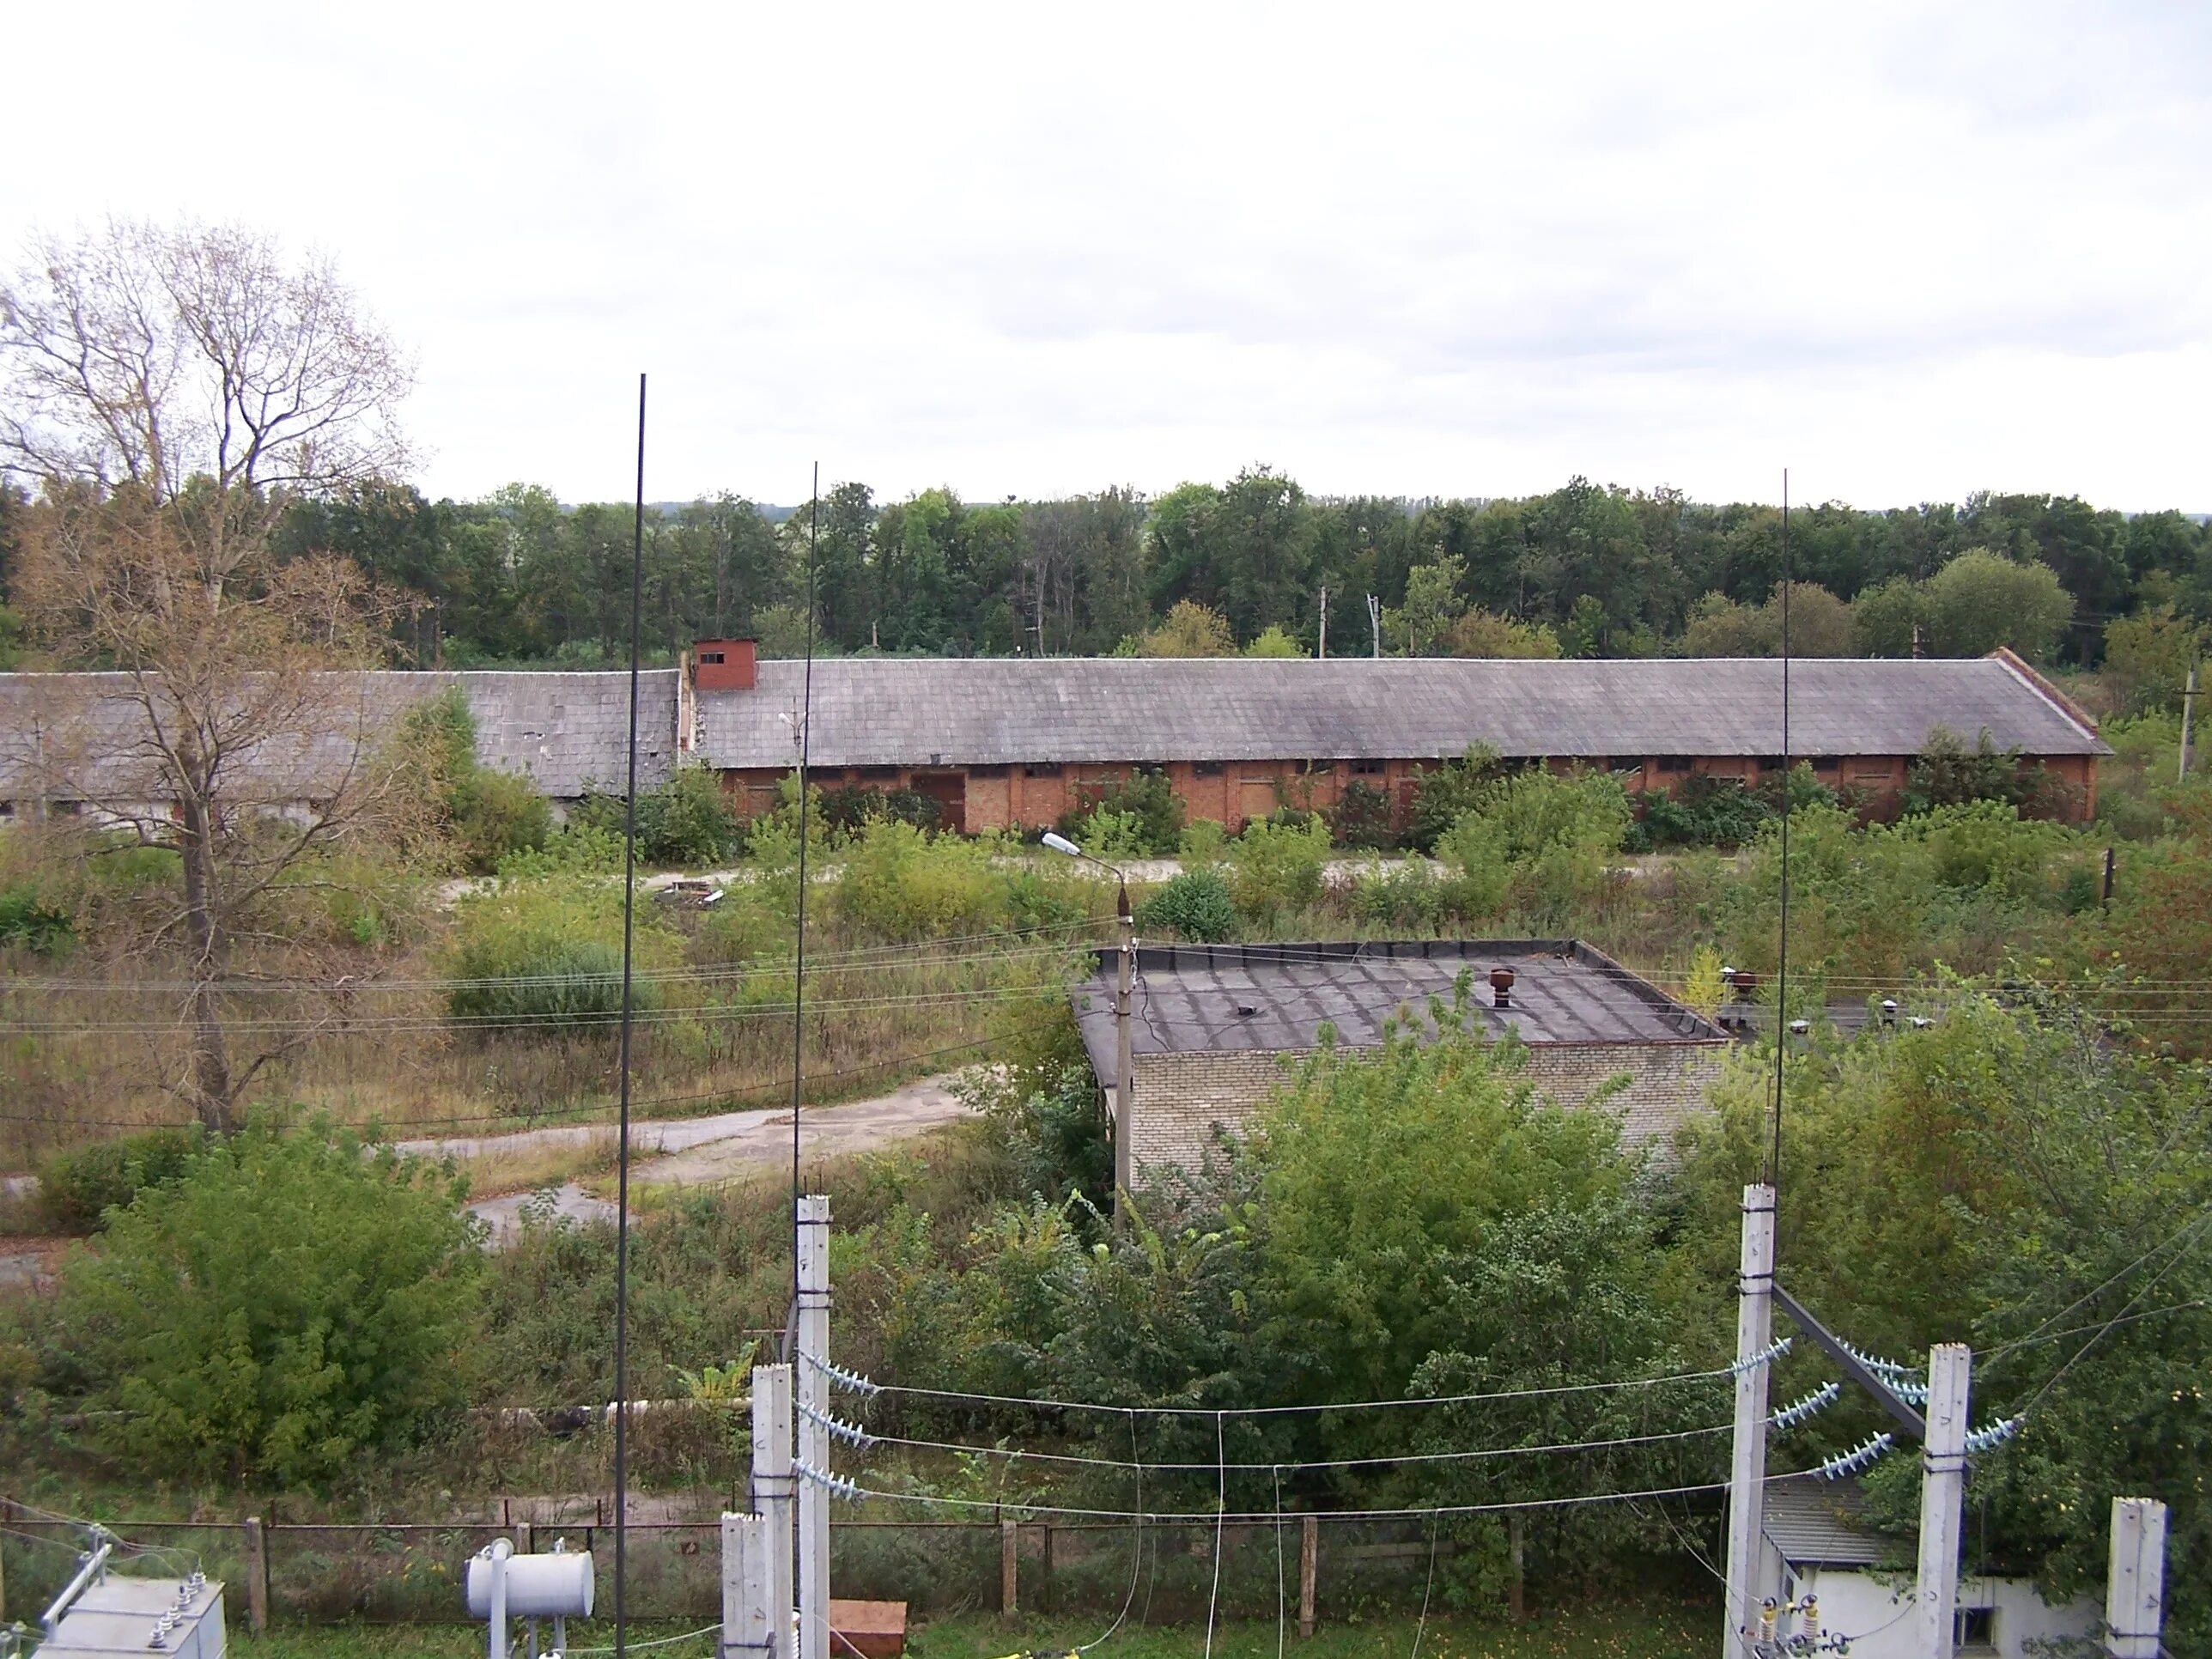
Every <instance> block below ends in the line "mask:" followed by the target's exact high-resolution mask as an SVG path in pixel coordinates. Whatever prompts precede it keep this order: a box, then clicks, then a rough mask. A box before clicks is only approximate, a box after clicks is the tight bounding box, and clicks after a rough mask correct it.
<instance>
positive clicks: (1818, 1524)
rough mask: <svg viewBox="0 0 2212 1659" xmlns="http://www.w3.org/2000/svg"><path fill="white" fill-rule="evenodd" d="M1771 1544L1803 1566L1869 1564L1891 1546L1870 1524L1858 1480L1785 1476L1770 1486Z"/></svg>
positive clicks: (1767, 1516)
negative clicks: (1800, 1478)
mask: <svg viewBox="0 0 2212 1659" xmlns="http://www.w3.org/2000/svg"><path fill="white" fill-rule="evenodd" d="M1763 1508H1764V1510H1765V1527H1764V1530H1765V1534H1766V1540H1767V1542H1769V1543H1771V1544H1772V1545H1773V1546H1774V1547H1775V1548H1776V1549H1778V1550H1779V1551H1780V1552H1781V1553H1782V1559H1784V1560H1785V1561H1787V1562H1789V1563H1790V1565H1792V1566H1799V1567H1871V1566H1876V1565H1880V1564H1881V1562H1882V1561H1883V1560H1885V1559H1887V1557H1888V1556H1889V1554H1890V1553H1891V1546H1890V1544H1889V1543H1888V1541H1886V1540H1885V1539H1883V1538H1882V1537H1881V1535H1880V1534H1877V1533H1875V1532H1873V1531H1871V1530H1870V1529H1869V1528H1868V1527H1867V1525H1866V1522H1865V1520H1864V1516H1865V1512H1866V1494H1865V1492H1863V1490H1862V1489H1861V1488H1860V1486H1859V1485H1858V1483H1857V1481H1855V1480H1838V1481H1834V1482H1832V1483H1831V1482H1829V1481H1825V1480H1781V1481H1777V1482H1776V1483H1775V1484H1774V1485H1773V1486H1770V1487H1768V1488H1767V1489H1766V1498H1765V1504H1764V1505H1763Z"/></svg>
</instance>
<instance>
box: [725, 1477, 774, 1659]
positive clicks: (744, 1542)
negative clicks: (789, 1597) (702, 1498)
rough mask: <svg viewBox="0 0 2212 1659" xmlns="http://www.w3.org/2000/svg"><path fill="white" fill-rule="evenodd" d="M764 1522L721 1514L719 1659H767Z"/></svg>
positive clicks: (748, 1516)
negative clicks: (720, 1632) (720, 1651)
mask: <svg viewBox="0 0 2212 1659" xmlns="http://www.w3.org/2000/svg"><path fill="white" fill-rule="evenodd" d="M768 1564H769V1545H768V1522H766V1521H764V1520H763V1519H762V1518H761V1517H760V1516H757V1515H732V1514H730V1513H729V1512H728V1511H726V1510H725V1511H724V1512H723V1515H722V1659H767V1655H768V1651H769V1617H768V1609H769V1592H768Z"/></svg>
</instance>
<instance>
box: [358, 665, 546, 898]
mask: <svg viewBox="0 0 2212 1659" xmlns="http://www.w3.org/2000/svg"><path fill="white" fill-rule="evenodd" d="M395 741H396V743H397V745H398V752H399V756H400V758H401V759H402V760H403V761H404V763H405V764H406V767H407V769H408V772H409V774H410V775H411V776H412V777H413V778H415V779H416V787H417V788H418V789H419V790H420V791H421V794H422V799H423V801H424V804H425V805H426V807H427V820H428V822H427V825H426V826H424V827H423V828H422V829H421V830H420V839H419V840H418V838H417V834H416V832H415V831H410V833H409V834H407V835H405V836H402V838H401V848H400V850H401V852H402V853H403V854H405V855H406V856H408V857H410V858H416V857H418V856H421V855H423V854H425V853H427V854H428V856H429V857H430V858H431V859H433V860H435V861H436V862H439V863H441V864H444V865H445V866H447V867H448V868H451V867H453V866H459V868H461V869H463V870H465V871H467V872H469V873H470V874H471V875H479V876H481V875H489V873H490V872H492V871H493V870H495V869H496V868H497V867H498V866H499V862H500V860H501V859H502V858H504V857H506V856H507V854H511V853H515V852H519V851H522V850H525V849H527V848H537V847H541V846H543V845H544V842H545V837H546V836H547V835H548V834H550V832H551V829H552V827H553V812H552V807H551V805H550V804H549V803H548V802H547V801H546V799H545V798H544V796H543V795H541V794H539V793H538V789H537V787H536V786H535V785H534V784H532V782H531V781H530V780H529V779H528V778H526V777H523V776H521V775H518V774H516V773H513V772H502V771H499V770H496V769H490V768H486V767H483V766H481V765H479V764H478V763H477V722H476V716H475V714H473V713H472V712H471V710H470V708H469V700H468V698H467V696H465V694H464V693H463V692H462V690H461V689H460V688H459V686H457V685H448V686H447V688H446V689H445V690H442V691H441V692H440V693H439V694H438V695H437V696H435V697H428V698H425V699H424V700H423V701H422V702H418V703H416V705H415V706H414V707H413V708H410V709H409V710H408V711H407V712H406V713H405V714H403V715H401V716H400V720H399V726H398V732H397V733H396V737H395Z"/></svg>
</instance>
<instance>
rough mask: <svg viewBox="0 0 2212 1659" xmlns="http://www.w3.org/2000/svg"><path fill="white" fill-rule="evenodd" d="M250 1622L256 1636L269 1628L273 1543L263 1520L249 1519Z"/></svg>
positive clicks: (247, 1550) (249, 1625)
mask: <svg viewBox="0 0 2212 1659" xmlns="http://www.w3.org/2000/svg"><path fill="white" fill-rule="evenodd" d="M246 1628H247V1629H249V1630H251V1631H252V1632H253V1633H254V1634H255V1635H256V1636H260V1635H264V1634H265V1633H266V1632H267V1631H268V1629H269V1540H268V1536H267V1534H265V1533H264V1530H263V1528H262V1525H261V1517H260V1516H258V1515H249V1516H246Z"/></svg>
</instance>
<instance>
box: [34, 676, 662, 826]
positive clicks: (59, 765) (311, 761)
mask: <svg viewBox="0 0 2212 1659" xmlns="http://www.w3.org/2000/svg"><path fill="white" fill-rule="evenodd" d="M448 685H458V686H459V687H460V688H461V689H462V690H463V692H464V693H465V695H466V696H467V697H468V700H469V707H470V708H471V711H472V712H473V713H474V714H475V716H476V725H477V760H478V761H479V762H480V763H483V765H486V766H490V767H495V768H498V769H501V770H503V771H509V772H518V773H521V774H523V775H526V776H528V777H529V778H530V779H531V780H532V781H533V782H534V783H535V784H536V785H537V786H538V789H539V790H541V791H542V792H544V793H546V794H548V795H551V796H554V797H556V798H561V799H574V797H576V796H579V795H580V794H582V793H584V792H585V788H586V786H587V785H592V784H596V785H598V786H599V787H602V788H611V789H619V788H620V787H622V784H623V778H624V776H625V775H626V770H625V769H626V766H627V759H628V755H627V739H628V733H629V674H628V673H627V672H614V673H580V674H570V673H541V672H514V673H422V674H412V673H343V674H330V675H325V676H322V677H319V680H318V682H317V683H316V684H315V686H314V689H313V691H312V693H309V694H306V695H304V696H302V697H301V698H299V699H296V700H293V701H291V702H290V703H289V708H287V709H286V710H283V711H280V713H279V714H278V715H277V717H276V719H275V720H274V721H273V722H272V724H273V726H274V728H275V730H274V734H273V735H271V736H270V737H269V738H266V739H265V740H264V742H263V743H262V744H260V745H259V746H258V747H257V748H255V749H253V750H250V751H248V752H247V753H246V755H244V756H241V757H240V767H241V769H242V770H244V771H245V772H246V774H247V775H248V777H249V779H250V790H251V793H252V797H253V798H257V799H269V800H281V799H302V798H306V797H308V796H313V795H316V794H319V793H328V792H329V791H331V789H332V788H333V787H335V785H336V782H337V780H338V779H340V778H342V777H343V775H345V773H346V770H347V769H348V768H349V766H353V765H356V764H357V763H358V762H359V760H360V758H361V757H362V754H363V753H364V751H366V750H373V749H374V747H375V746H376V745H377V744H380V743H381V742H382V741H384V739H385V738H387V737H388V736H389V735H390V734H391V732H392V730H393V728H394V727H395V726H397V725H398V722H399V720H401V718H402V717H403V716H404V714H406V712H407V710H408V709H409V708H412V707H414V706H415V705H416V703H418V702H422V701H423V700H424V699H426V698H428V697H432V696H436V695H437V694H438V693H439V692H440V691H441V690H443V689H444V688H445V687H447V686H448ZM675 706H676V671H675V670H674V669H672V668H664V669H658V670H653V671H648V672H647V673H645V674H643V675H641V676H640V679H639V692H638V778H639V781H640V782H641V783H642V784H659V783H660V782H662V781H665V779H666V778H667V776H668V773H669V769H670V764H671V760H672V757H673V753H674V747H675V723H676V714H675ZM246 787H249V786H248V785H243V784H242V785H241V788H242V789H244V788H246ZM41 794H43V795H47V796H51V797H55V798H59V799H68V798H70V797H72V796H74V797H76V798H79V799H92V800H100V799H107V800H117V799H131V800H134V801H141V802H150V801H155V800H159V799H165V798H166V797H167V790H166V789H164V788H163V787H161V781H160V777H159V764H158V760H157V758H156V757H155V754H154V753H153V751H152V748H151V745H150V744H149V727H148V723H147V718H146V713H145V709H144V708H143V706H142V704H141V702H139V700H138V698H137V696H136V695H135V682H134V681H133V679H132V678H131V676H130V675H127V674H0V799H17V798H27V797H30V796H34V795H41ZM243 798H246V797H245V796H244V795H241V799H243Z"/></svg>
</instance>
